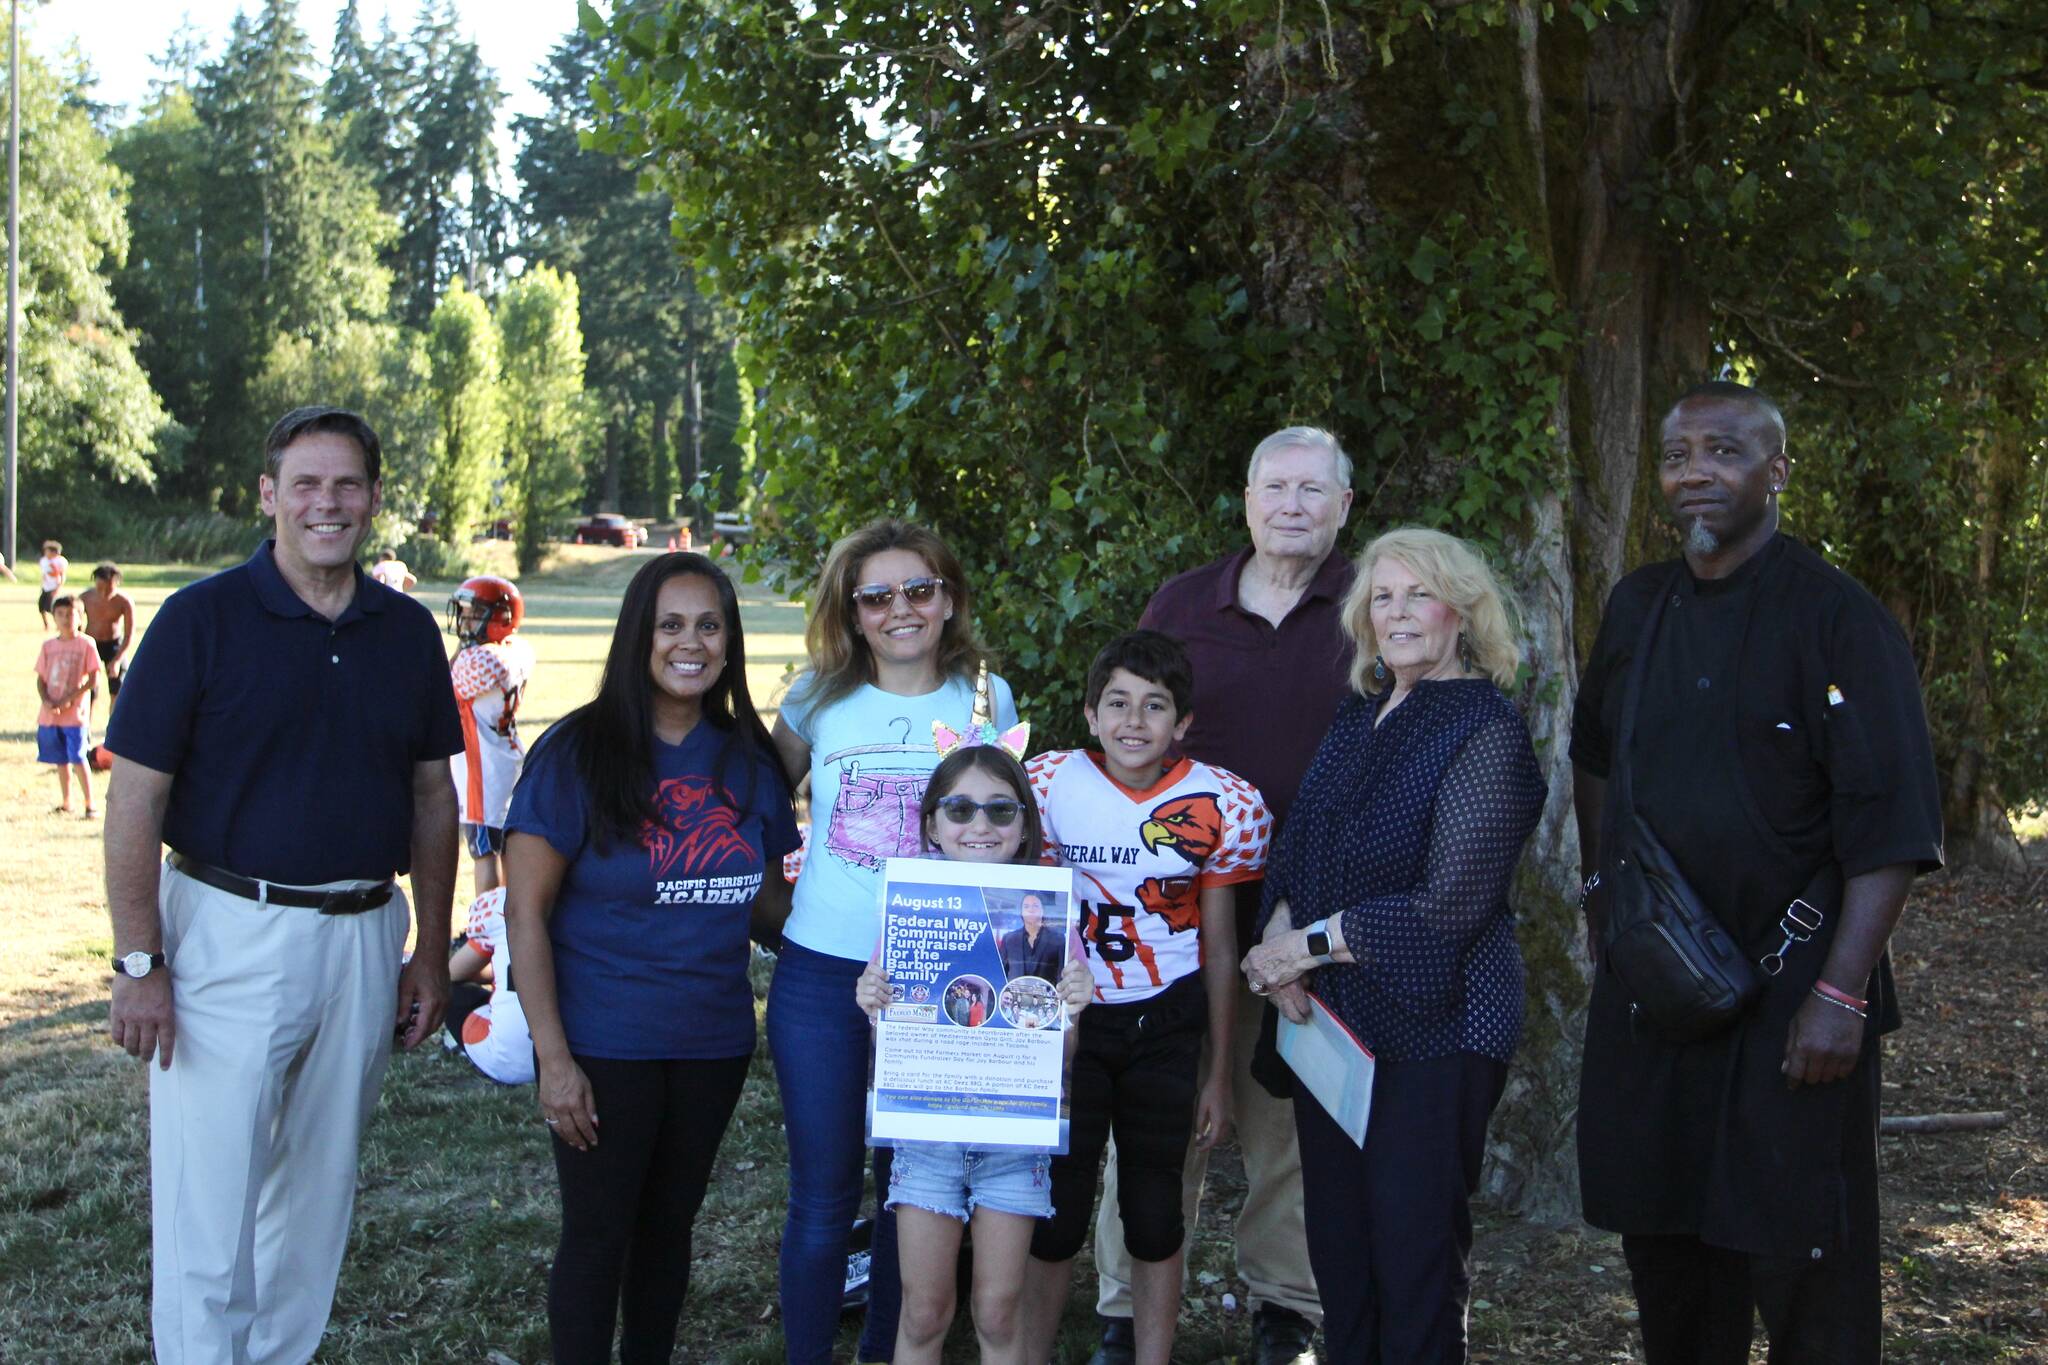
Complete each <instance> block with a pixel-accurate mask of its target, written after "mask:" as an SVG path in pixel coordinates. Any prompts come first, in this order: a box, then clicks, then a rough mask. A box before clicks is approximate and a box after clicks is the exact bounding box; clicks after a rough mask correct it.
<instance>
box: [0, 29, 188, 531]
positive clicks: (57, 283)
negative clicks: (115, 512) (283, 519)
mask: <svg viewBox="0 0 2048 1365" xmlns="http://www.w3.org/2000/svg"><path fill="white" fill-rule="evenodd" d="M4 28H5V26H4V24H0V34H4ZM21 77H22V102H21V242H22V246H21V307H22V325H21V354H22V366H21V416H20V429H19V430H20V463H21V470H22V473H23V475H24V483H25V486H26V487H28V488H30V489H31V490H32V491H31V492H29V493H28V494H27V495H26V496H24V497H23V499H22V500H21V517H22V532H21V536H22V539H21V544H20V546H19V547H18V549H19V550H21V551H24V552H26V554H27V557H29V558H31V559H32V558H34V556H35V552H34V550H33V548H32V547H33V545H34V544H35V542H36V541H37V540H38V539H39V538H40V537H41V536H44V535H50V534H56V533H58V529H59V528H60V527H61V525H62V524H63V521H62V519H63V517H64V515H65V512H64V509H65V508H66V507H67V506H70V505H72V504H74V503H76V502H77V501H78V500H80V499H88V500H89V499H91V498H93V497H94V496H95V492H94V490H95V486H96V485H100V484H107V483H113V484H124V483H125V484H132V485H136V486H138V487H143V488H146V487H148V486H150V485H151V484H153V483H154V482H155V472H156V471H155V465H154V462H153V459H152V457H153V456H154V455H155V453H156V451H157V448H158V444H159V442H160V441H170V442H171V443H172V444H173V445H175V444H176V440H175V438H176V436H177V435H178V433H177V432H176V429H175V428H173V427H172V426H171V424H170V421H169V418H168V416H167V415H166V413H165V411H164V405H163V403H162V401H161V400H160V399H159V398H158V397H157V395H156V394H155V393H154V392H152V391H151V389H150V385H149V377H148V375H146V374H145V373H144V372H143V369H142V367H141V365H140V364H138V363H137V357H136V338H135V336H134V334H133V333H132V332H131V331H130V329H129V327H128V326H127V324H126V323H125V322H124V321H123V319H122V317H121V315H120V313H119V311H118V310H117V309H116V307H115V304H114V300H113V297H112V293H111V290H110V289H109V287H108V282H107V271H108V269H109V268H110V267H114V266H118V265H119V264H120V263H121V261H122V259H123V258H124V257H125V256H126V254H127V252H128V249H129V230H128V223H127V219H126V216H125V214H124V212H123V210H124V208H125V204H126V194H127V182H126V177H125V176H123V175H122V174H121V172H120V170H119V169H118V168H116V167H115V166H114V165H113V164H112V163H111V162H110V161H109V160H108V157H107V144H106V140H105V138H103V137H102V136H101V135H100V133H99V132H98V131H97V130H96V129H95V128H94V126H93V122H92V119H91V116H90V114H89V113H88V111H87V110H86V109H85V108H84V107H83V92H82V91H81V90H79V89H77V88H76V87H75V86H72V85H69V84H67V83H66V82H64V81H62V80H60V79H59V78H58V77H57V76H56V75H54V74H53V73H52V72H51V71H50V70H49V69H48V68H47V67H45V66H44V65H43V64H42V63H41V62H40V61H38V60H36V58H35V57H34V55H33V54H32V53H28V52H24V53H23V54H22V62H21Z"/></svg>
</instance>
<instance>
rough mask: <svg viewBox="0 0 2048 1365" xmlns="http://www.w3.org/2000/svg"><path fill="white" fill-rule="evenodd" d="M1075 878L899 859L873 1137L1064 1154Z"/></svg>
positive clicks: (887, 904)
mask: <svg viewBox="0 0 2048 1365" xmlns="http://www.w3.org/2000/svg"><path fill="white" fill-rule="evenodd" d="M1073 917H1074V896H1073V874H1072V873H1071V872H1069V871H1068V870H1067V869H1065V868H1057V867H1027V866H1020V865H1017V864H1013V863H958V862H943V861H939V860H936V859H928V858H890V859H888V860H887V862H886V863H885V864H884V865H883V885H882V956H881V962H882V970H884V971H885V972H887V973H888V974H889V981H890V984H891V985H893V986H894V987H895V988H896V995H895V1003H893V1004H891V1005H890V1006H889V1007H888V1008H887V1009H885V1010H884V1011H882V1017H881V1018H880V1019H879V1020H877V1021H876V1024H875V1063H874V1077H873V1082H872V1085H871V1088H870V1089H869V1092H868V1120H869V1136H870V1138H871V1140H872V1141H873V1142H874V1143H876V1144H877V1145H882V1146H886V1145H888V1144H890V1143H893V1142H898V1141H903V1140H916V1141H924V1142H961V1143H966V1144H968V1145H970V1146H974V1147H1044V1148H1049V1149H1059V1148H1061V1147H1062V1146H1063V1144H1062V1141H1061V1136H1060V1134H1061V1127H1060V1092H1061V1084H1062V1074H1063V1062H1064V1052H1065V1035H1066V1030H1067V1017H1066V1011H1065V1010H1063V1009H1062V1008H1061V1007H1060V998H1059V991H1058V982H1059V975H1060V971H1061V969H1062V968H1064V967H1065V966H1066V963H1067V960H1068V956H1069V954H1070V953H1073V952H1076V951H1078V950H1077V948H1076V946H1075V945H1074V944H1073V943H1072V942H1071V938H1072V932H1073Z"/></svg>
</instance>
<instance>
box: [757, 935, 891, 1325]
mask: <svg viewBox="0 0 2048 1365" xmlns="http://www.w3.org/2000/svg"><path fill="white" fill-rule="evenodd" d="M866 966H867V964H866V963H865V962H855V961H853V960H851V959H849V958H843V957H832V956H830V955H828V954H825V953H815V952H812V951H811V950H810V949H808V948H803V947H799V946H798V945H797V944H794V943H785V944H784V945H783V948H782V952H781V954H780V955H779V957H778V958H777V960H776V964H775V980H774V982H773V983H772V984H771V985H770V986H769V988H768V1050H769V1052H770V1053H771V1054H773V1056H774V1058H775V1081H776V1085H777V1087H778V1088H779V1089H780V1090H781V1091H782V1124H783V1129H784V1131H785V1132H786V1133H787V1134H788V1136H789V1216H788V1218H787V1219H786V1220H785V1221H784V1223H783V1225H782V1257H781V1267H780V1268H781V1276H782V1287H781V1298H782V1332H783V1339H784V1342H785V1343H786V1345H785V1350H786V1353H787V1359H788V1360H789V1361H790V1362H791V1365H829V1362H830V1361H831V1359H832V1338H833V1335H834V1334H835V1332H836V1331H837V1330H838V1327H839V1305H840V1300H841V1298H842V1296H843V1293H844V1286H845V1282H846V1241H847V1234H848V1233H849V1232H850V1231H851V1230H852V1227H853V1219H854V1215H855V1214H856V1213H858V1212H859V1210H860V1196H861V1166H862V1164H863V1159H864V1157H865V1155H866V1152H867V1077H868V1041H869V1030H868V1020H867V1016H866V1015H864V1014H862V1013H861V1011H860V1006H858V1005H856V1004H854V1003H853V983H854V982H855V981H856V980H857V979H859V977H860V974H861V972H862V970H863V969H864V968H866ZM887 1158H888V1148H886V1147H881V1148H876V1149H875V1188H876V1189H877V1190H879V1191H885V1192H886V1191H887V1190H888V1188H889V1173H888V1168H887V1164H886V1163H887ZM873 1250H874V1263H873V1266H872V1267H871V1269H870V1270H869V1276H870V1278H869V1280H868V1315H867V1322H866V1323H865V1324H864V1325H863V1327H862V1329H861V1336H860V1358H861V1359H862V1360H887V1359H889V1358H890V1356H891V1355H893V1354H894V1352H895V1349H896V1318H897V1314H898V1312H899V1311H900V1310H901V1308H902V1301H903V1285H902V1282H901V1280H900V1279H899V1278H898V1271H897V1267H896V1215H895V1214H893V1213H890V1212H887V1211H886V1210H881V1209H878V1210H877V1211H876V1215H875V1235H874V1248H873Z"/></svg>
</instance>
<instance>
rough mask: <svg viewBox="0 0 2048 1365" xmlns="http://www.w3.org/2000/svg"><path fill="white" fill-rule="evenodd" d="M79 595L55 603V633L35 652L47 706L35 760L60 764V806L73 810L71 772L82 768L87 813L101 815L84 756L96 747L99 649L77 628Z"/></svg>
mask: <svg viewBox="0 0 2048 1365" xmlns="http://www.w3.org/2000/svg"><path fill="white" fill-rule="evenodd" d="M77 606H78V602H77V599H76V598H74V597H72V596H71V595H70V594H69V593H66V594H65V595H64V596H62V597H59V598H56V599H55V600H53V601H52V602H51V603H50V618H51V620H53V621H55V622H56V625H57V635H56V638H54V639H50V640H45V641H43V649H42V653H40V654H38V655H37V656H36V699H37V700H38V701H40V702H41V703H42V710H41V711H39V712H38V713H37V715H36V760H37V761H38V762H41V763H51V764H55V765H56V768H57V790H58V791H59V792H60V793H62V804H60V805H59V806H57V807H56V809H57V810H58V811H60V812H62V813H63V814H65V815H69V814H70V813H71V772H72V769H74V768H75V769H77V770H78V785H79V788H80V790H82V791H83V792H84V793H85V818H86V819H88V820H90V819H92V818H93V816H95V815H97V814H99V811H98V810H97V809H95V808H94V806H93V804H92V769H91V767H90V766H89V765H87V763H86V761H85V753H86V750H87V749H89V748H91V747H92V741H91V739H90V738H88V737H87V733H86V732H87V731H88V730H89V729H90V728H91V726H92V709H91V706H90V704H89V703H88V701H87V698H88V697H90V695H91V694H92V691H93V689H94V687H95V686H97V684H98V681H99V673H100V656H99V651H98V650H96V649H94V648H93V647H92V641H90V640H88V639H86V638H85V637H84V636H82V635H80V634H79V633H78V625H77V622H76V621H75V620H74V619H73V617H74V616H75V615H76V614H77Z"/></svg>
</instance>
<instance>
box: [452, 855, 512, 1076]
mask: <svg viewBox="0 0 2048 1365" xmlns="http://www.w3.org/2000/svg"><path fill="white" fill-rule="evenodd" d="M486 975H488V976H489V977H490V985H488V986H485V985H482V984H480V983H481V982H482V981H483V979H484V978H485V976H486ZM448 981H449V983H450V984H449V987H448V1017H447V1018H446V1020H444V1021H443V1026H444V1028H445V1029H446V1031H447V1038H448V1046H449V1047H450V1048H453V1049H456V1050H459V1051H460V1052H461V1053H462V1055H463V1056H465V1057H467V1058H469V1064H470V1065H471V1066H473V1067H475V1068H476V1069H477V1070H478V1071H481V1072H482V1073H483V1074H484V1075H486V1076H488V1077H489V1078H490V1079H492V1080H494V1081H496V1082H497V1083H498V1084H500V1085H531V1084H532V1083H533V1034H532V1033H530V1032H529V1031H528V1030H527V1027H526V1011H525V1010H524V1009H523V1008H521V1006H520V1004H519V993H518V992H517V991H515V990H513V989H512V947H511V944H510V943H509V942H507V941H506V938H505V888H504V887H502V886H499V887H494V888H492V889H491V890H489V891H486V892H484V893H483V894H482V895H480V896H478V897H477V898H476V899H475V900H473V901H471V902H470V904H469V919H468V925H467V928H466V929H465V931H464V934H463V937H462V939H461V941H460V942H458V943H457V944H456V945H455V947H454V949H453V951H451V952H450V953H449V954H448Z"/></svg>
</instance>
